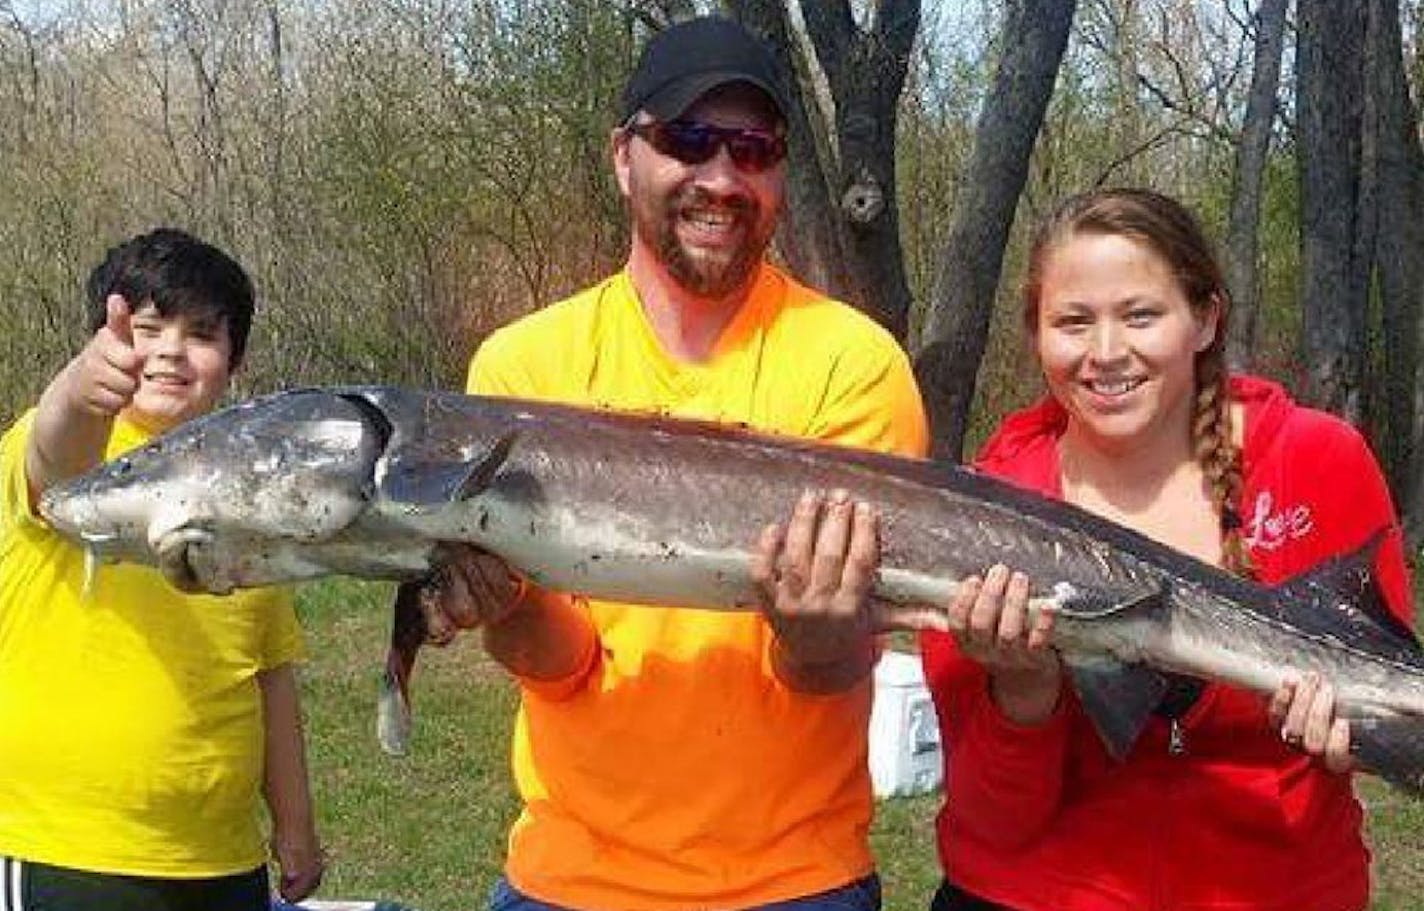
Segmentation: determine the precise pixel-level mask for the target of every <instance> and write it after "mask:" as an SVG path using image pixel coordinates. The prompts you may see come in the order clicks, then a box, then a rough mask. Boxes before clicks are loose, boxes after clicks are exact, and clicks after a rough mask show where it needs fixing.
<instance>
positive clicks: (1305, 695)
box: [1268, 672, 1356, 772]
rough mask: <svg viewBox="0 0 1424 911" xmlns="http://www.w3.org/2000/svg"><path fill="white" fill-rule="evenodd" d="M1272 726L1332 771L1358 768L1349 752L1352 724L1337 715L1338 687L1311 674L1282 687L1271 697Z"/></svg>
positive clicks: (1269, 710)
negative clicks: (1275, 726)
mask: <svg viewBox="0 0 1424 911" xmlns="http://www.w3.org/2000/svg"><path fill="white" fill-rule="evenodd" d="M1268 714H1269V716H1270V719H1271V723H1272V724H1274V725H1279V726H1280V731H1281V739H1282V740H1284V741H1285V742H1286V743H1287V744H1288V745H1289V746H1292V747H1294V748H1295V749H1297V750H1300V751H1301V752H1303V753H1306V754H1308V755H1310V756H1314V757H1316V758H1317V759H1319V760H1320V761H1321V762H1322V763H1323V764H1324V766H1325V768H1327V769H1329V770H1330V771H1332V772H1349V771H1351V770H1353V769H1354V768H1355V766H1356V763H1355V757H1354V755H1353V754H1352V753H1351V752H1350V722H1349V721H1347V720H1346V719H1344V718H1339V717H1337V716H1336V715H1335V688H1334V687H1333V686H1331V685H1330V681H1328V680H1325V679H1324V678H1322V677H1321V676H1320V675H1319V674H1317V673H1314V672H1311V673H1308V674H1304V675H1303V676H1301V677H1299V678H1297V679H1291V680H1287V681H1286V682H1285V683H1283V684H1281V686H1280V688H1278V689H1277V690H1276V692H1275V694H1274V695H1273V696H1272V697H1271V704H1270V707H1269V709H1268Z"/></svg>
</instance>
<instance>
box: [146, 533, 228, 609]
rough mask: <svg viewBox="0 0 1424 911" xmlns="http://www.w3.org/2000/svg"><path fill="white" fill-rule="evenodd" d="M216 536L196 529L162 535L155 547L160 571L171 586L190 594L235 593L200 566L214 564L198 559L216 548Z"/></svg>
mask: <svg viewBox="0 0 1424 911" xmlns="http://www.w3.org/2000/svg"><path fill="white" fill-rule="evenodd" d="M214 540H215V537H214V535H213V533H212V532H211V531H208V530H207V529H205V528H199V527H196V526H191V525H190V526H185V527H183V528H177V529H174V530H172V531H170V532H167V533H165V534H164V535H162V536H161V537H160V538H159V539H158V540H157V541H156V542H154V545H153V551H154V554H155V556H156V557H157V558H158V569H159V571H160V572H161V573H163V577H164V578H165V579H167V580H168V582H169V584H170V585H172V586H173V587H174V588H176V589H179V590H180V591H185V592H188V593H190V594H205V593H206V594H215V595H225V594H227V593H228V592H230V591H232V586H231V585H224V584H222V583H221V582H220V581H219V580H217V579H215V578H210V577H209V576H208V575H207V574H204V573H201V572H199V570H198V566H200V565H203V564H205V563H208V562H210V561H203V560H197V561H195V560H194V557H195V556H196V555H197V554H198V553H200V552H202V551H205V550H210V549H211V548H212V545H213V542H214Z"/></svg>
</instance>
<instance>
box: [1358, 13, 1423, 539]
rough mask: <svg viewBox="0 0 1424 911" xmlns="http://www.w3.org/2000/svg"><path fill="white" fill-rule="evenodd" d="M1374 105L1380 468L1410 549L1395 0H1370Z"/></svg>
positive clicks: (1411, 200)
mask: <svg viewBox="0 0 1424 911" xmlns="http://www.w3.org/2000/svg"><path fill="white" fill-rule="evenodd" d="M1371 6H1372V10H1371V12H1372V13H1373V14H1374V15H1375V17H1376V23H1377V25H1376V28H1375V30H1374V34H1375V38H1376V41H1377V45H1376V53H1375V55H1374V57H1375V61H1376V69H1375V72H1374V73H1373V74H1372V76H1373V78H1372V81H1371V91H1372V92H1373V94H1374V95H1375V98H1376V99H1377V104H1378V108H1379V136H1378V178H1379V188H1380V191H1379V203H1378V205H1379V237H1378V240H1377V242H1376V247H1375V264H1376V267H1377V269H1378V272H1377V276H1378V281H1379V294H1380V308H1381V318H1382V320H1383V330H1384V331H1383V333H1382V335H1383V336H1384V346H1385V376H1384V384H1383V395H1382V403H1381V409H1380V411H1381V414H1380V416H1381V418H1382V419H1383V426H1382V431H1383V432H1382V433H1379V434H1377V435H1376V437H1375V439H1376V440H1377V442H1378V444H1379V448H1380V455H1381V456H1382V458H1383V461H1384V463H1385V472H1386V474H1387V476H1388V477H1389V480H1390V486H1391V488H1392V489H1393V491H1394V494H1395V502H1396V503H1397V504H1399V506H1400V508H1401V510H1402V511H1403V513H1404V515H1405V528H1406V530H1407V532H1408V535H1409V540H1410V543H1411V544H1412V545H1413V547H1412V550H1414V551H1417V550H1418V548H1419V546H1420V544H1421V543H1424V483H1421V479H1420V473H1421V471H1424V464H1421V458H1420V457H1421V455H1424V373H1421V371H1420V370H1419V350H1420V345H1421V343H1424V340H1421V338H1420V331H1421V328H1424V327H1421V322H1420V314H1421V312H1424V221H1421V219H1420V214H1421V213H1424V148H1421V146H1420V138H1419V118H1418V114H1417V111H1416V109H1415V107H1414V104H1413V102H1412V101H1411V100H1410V97H1409V81H1408V76H1407V72H1406V69H1405V66H1406V64H1405V60H1404V47H1403V41H1402V35H1401V33H1400V15H1399V4H1398V0H1374V2H1373V3H1372V4H1371Z"/></svg>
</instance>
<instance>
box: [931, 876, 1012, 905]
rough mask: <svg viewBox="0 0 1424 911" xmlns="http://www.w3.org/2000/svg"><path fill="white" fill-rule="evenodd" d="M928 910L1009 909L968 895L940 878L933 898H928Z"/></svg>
mask: <svg viewBox="0 0 1424 911" xmlns="http://www.w3.org/2000/svg"><path fill="white" fill-rule="evenodd" d="M930 911H1010V909H1009V908H1005V907H1004V906H1003V905H996V904H994V903H993V902H991V901H986V900H985V899H982V898H980V897H979V896H977V895H970V894H969V893H968V892H965V891H964V890H963V889H961V888H959V887H958V886H956V885H955V884H954V883H952V882H950V881H949V880H947V879H942V880H940V883H939V888H938V889H936V890H935V894H934V898H933V899H931V900H930Z"/></svg>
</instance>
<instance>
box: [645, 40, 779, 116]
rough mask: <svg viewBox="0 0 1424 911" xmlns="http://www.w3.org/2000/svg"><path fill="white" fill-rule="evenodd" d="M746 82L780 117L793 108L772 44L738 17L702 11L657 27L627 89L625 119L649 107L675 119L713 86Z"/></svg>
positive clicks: (658, 113)
mask: <svg viewBox="0 0 1424 911" xmlns="http://www.w3.org/2000/svg"><path fill="white" fill-rule="evenodd" d="M731 82H747V83H750V84H751V85H754V86H756V87H757V88H759V89H761V90H762V91H763V92H765V93H766V95H767V97H768V98H770V99H771V101H772V103H773V104H775V105H776V109H777V111H778V112H779V113H780V114H781V119H782V120H785V119H786V112H787V111H789V110H790V109H791V105H790V104H789V103H788V102H787V95H786V86H785V83H784V82H783V81H782V76H781V67H780V66H779V65H778V64H777V61H776V57H775V56H773V55H772V52H771V48H769V47H767V45H766V44H765V43H763V42H762V41H761V40H760V39H758V38H757V37H756V36H755V35H753V34H752V33H751V32H749V31H747V30H746V29H745V28H744V27H742V26H741V25H740V24H738V23H737V22H735V21H733V20H731V19H727V18H725V17H723V16H699V17H697V18H695V19H688V20H687V21H685V22H679V23H678V24H676V25H671V26H668V27H667V28H665V29H663V30H662V31H660V32H658V33H657V34H656V35H654V36H653V38H652V39H651V40H650V41H649V42H648V43H647V45H645V46H644V48H643V53H642V56H640V57H639V58H638V67H637V69H635V70H634V71H633V75H632V77H631V78H630V79H629V80H628V85H627V86H626V87H625V88H624V89H623V120H624V122H627V121H628V120H631V119H632V117H633V115H634V114H636V113H638V111H640V110H645V111H647V112H648V113H650V114H652V115H653V116H654V117H656V118H658V119H659V120H676V119H677V118H678V117H681V116H682V113H683V111H686V110H687V109H688V108H689V107H691V105H692V103H693V102H695V101H696V100H697V99H699V98H701V97H702V96H703V95H705V94H707V93H708V92H710V91H711V90H712V89H715V88H717V87H718V86H721V85H726V84H728V83H731Z"/></svg>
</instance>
